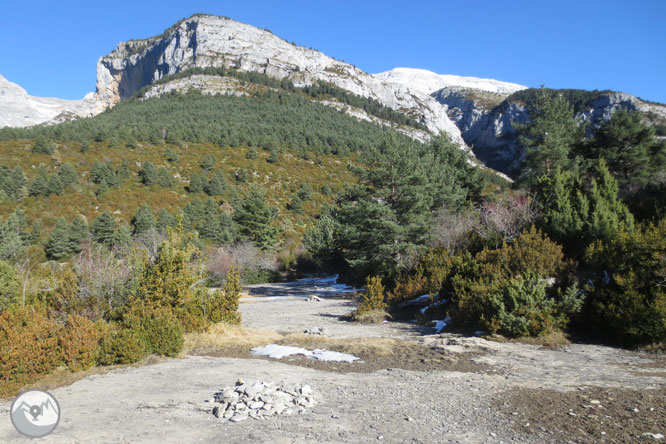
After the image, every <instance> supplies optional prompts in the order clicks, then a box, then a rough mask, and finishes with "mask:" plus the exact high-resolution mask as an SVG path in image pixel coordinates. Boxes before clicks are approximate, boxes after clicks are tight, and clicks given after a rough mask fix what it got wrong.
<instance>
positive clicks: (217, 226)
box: [197, 199, 233, 244]
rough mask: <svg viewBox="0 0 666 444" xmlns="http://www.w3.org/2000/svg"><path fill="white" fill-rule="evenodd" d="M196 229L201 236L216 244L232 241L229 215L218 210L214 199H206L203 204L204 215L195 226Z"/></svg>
mask: <svg viewBox="0 0 666 444" xmlns="http://www.w3.org/2000/svg"><path fill="white" fill-rule="evenodd" d="M197 231H199V234H200V235H201V237H202V238H204V239H209V240H211V241H213V242H215V243H216V244H225V243H231V242H232V241H233V235H232V221H231V217H230V216H229V215H227V214H224V213H222V212H221V211H220V209H219V206H218V204H217V203H216V202H215V200H214V199H208V200H207V201H206V203H205V204H204V216H203V219H202V220H201V221H200V223H199V224H198V226H197Z"/></svg>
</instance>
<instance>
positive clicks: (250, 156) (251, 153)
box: [245, 147, 257, 159]
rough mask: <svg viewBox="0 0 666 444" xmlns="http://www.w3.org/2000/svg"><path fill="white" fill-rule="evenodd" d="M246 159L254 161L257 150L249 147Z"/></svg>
mask: <svg viewBox="0 0 666 444" xmlns="http://www.w3.org/2000/svg"><path fill="white" fill-rule="evenodd" d="M245 158H246V159H256V158H257V148H255V147H251V148H250V149H249V150H248V152H247V153H246V154H245Z"/></svg>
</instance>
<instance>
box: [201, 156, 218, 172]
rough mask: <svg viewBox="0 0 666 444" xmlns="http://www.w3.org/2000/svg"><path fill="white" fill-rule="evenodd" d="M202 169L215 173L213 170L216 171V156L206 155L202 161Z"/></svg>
mask: <svg viewBox="0 0 666 444" xmlns="http://www.w3.org/2000/svg"><path fill="white" fill-rule="evenodd" d="M201 168H202V169H203V170H204V171H208V172H210V171H213V169H215V156H213V155H212V154H206V155H205V156H204V158H203V160H202V161H201Z"/></svg>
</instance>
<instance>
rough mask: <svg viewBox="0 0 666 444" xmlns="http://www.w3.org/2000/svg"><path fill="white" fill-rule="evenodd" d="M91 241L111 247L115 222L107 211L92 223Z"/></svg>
mask: <svg viewBox="0 0 666 444" xmlns="http://www.w3.org/2000/svg"><path fill="white" fill-rule="evenodd" d="M91 229H92V234H93V240H95V242H99V243H101V244H105V245H111V244H112V243H113V240H114V234H115V232H116V222H115V220H114V219H113V216H111V213H109V212H108V211H105V212H103V213H102V214H100V215H99V216H98V217H97V218H96V219H95V220H94V221H93V223H92V227H91Z"/></svg>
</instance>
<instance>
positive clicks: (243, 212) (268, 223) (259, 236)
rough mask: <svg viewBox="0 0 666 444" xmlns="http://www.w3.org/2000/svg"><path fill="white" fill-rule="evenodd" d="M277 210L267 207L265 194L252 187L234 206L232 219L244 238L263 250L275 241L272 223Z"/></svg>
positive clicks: (255, 186) (257, 187)
mask: <svg viewBox="0 0 666 444" xmlns="http://www.w3.org/2000/svg"><path fill="white" fill-rule="evenodd" d="M277 213H278V211H277V208H275V207H273V206H271V205H268V202H267V201H266V192H265V190H264V189H262V188H261V187H260V186H258V185H252V186H251V187H250V190H249V192H248V193H247V195H246V196H245V197H244V198H243V199H242V200H241V202H240V203H239V204H237V205H236V208H235V213H234V219H235V221H236V223H237V224H238V225H239V227H240V232H241V234H243V235H244V236H246V237H248V238H249V239H251V240H252V241H254V242H255V243H256V244H257V245H258V246H259V247H261V248H263V249H269V248H271V247H272V246H273V245H274V244H275V241H276V237H277V234H278V228H277V227H276V226H275V224H274V223H273V222H274V221H275V218H276V217H277Z"/></svg>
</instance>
